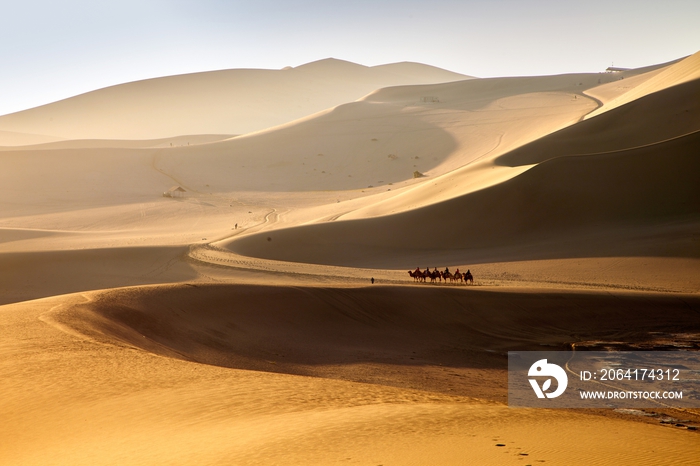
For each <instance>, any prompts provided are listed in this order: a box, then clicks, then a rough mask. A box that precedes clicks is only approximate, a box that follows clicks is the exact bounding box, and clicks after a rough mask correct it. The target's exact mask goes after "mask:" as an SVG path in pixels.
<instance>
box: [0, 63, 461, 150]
mask: <svg viewBox="0 0 700 466" xmlns="http://www.w3.org/2000/svg"><path fill="white" fill-rule="evenodd" d="M468 78H469V77H468V76H464V75H461V74H458V73H452V72H449V71H445V70H442V69H439V68H435V67H428V66H424V65H420V64H417V63H416V64H401V63H399V64H396V65H385V66H382V67H377V68H374V67H366V66H362V65H357V64H354V63H350V62H345V61H342V60H334V59H327V60H321V61H319V62H314V63H310V64H307V65H303V66H299V67H297V68H292V69H285V70H224V71H212V72H205V73H196V74H188V75H181V76H171V77H165V78H156V79H149V80H145V81H137V82H133V83H128V84H122V85H119V86H113V87H108V88H105V89H100V90H97V91H93V92H89V93H87V94H82V95H79V96H76V97H72V98H69V99H66V100H62V101H59V102H55V103H52V104H48V105H44V106H42V107H37V108H34V109H29V110H25V111H22V112H17V113H13V114H10V115H5V116H1V117H0V130H3V131H14V132H26V133H39V134H52V135H55V136H58V137H61V138H64V139H157V138H168V137H173V136H178V135H183V134H243V133H249V132H251V131H257V130H261V129H264V128H267V127H270V126H274V125H279V124H282V123H286V122H288V121H291V120H294V119H297V118H301V117H303V116H306V115H309V114H312V113H315V112H318V111H320V110H324V109H326V108H329V107H333V106H336V105H339V104H342V103H345V102H350V101H353V100H355V99H358V98H360V97H362V96H363V95H365V94H367V93H368V92H371V91H373V90H375V89H377V88H380V87H386V86H391V85H400V84H417V83H435V82H446V81H456V80H460V79H468ZM0 145H9V143H3V142H2V140H0Z"/></svg>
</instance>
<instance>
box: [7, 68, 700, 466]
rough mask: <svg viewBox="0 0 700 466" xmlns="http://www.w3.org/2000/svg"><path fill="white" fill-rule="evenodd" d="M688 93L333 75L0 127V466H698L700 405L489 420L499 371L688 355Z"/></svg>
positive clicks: (680, 72)
mask: <svg viewBox="0 0 700 466" xmlns="http://www.w3.org/2000/svg"><path fill="white" fill-rule="evenodd" d="M698 95H700V54H695V55H693V56H690V57H687V58H684V59H680V60H677V61H674V62H671V63H666V64H660V65H654V66H649V67H646V68H642V69H636V70H629V71H624V72H620V73H589V74H575V75H558V76H542V77H507V78H488V79H480V78H473V77H469V76H464V75H459V74H457V73H452V72H449V71H445V70H441V69H438V68H434V67H431V66H428V65H422V64H417V63H394V64H389V65H382V66H375V67H365V66H362V65H356V64H354V63H349V62H345V61H342V60H336V59H327V60H321V61H318V62H314V63H310V64H307V65H302V66H299V67H296V68H285V69H283V70H225V71H218V72H208V73H198V74H192V75H183V76H173V77H164V78H157V79H152V80H148V81H141V82H135V83H127V84H123V85H120V86H114V87H111V88H106V89H101V90H96V91H93V92H90V93H87V94H83V95H80V96H76V97H73V98H70V99H66V100H64V101H60V102H55V103H49V104H47V105H44V106H42V107H37V108H34V109H29V110H25V111H22V112H18V113H15V114H10V115H4V116H0V181H1V184H0V186H2V189H3V195H2V202H1V203H0V367H1V368H2V374H3V377H2V378H0V393H2V395H3V396H2V397H1V398H0V413H1V415H2V420H3V422H2V423H0V438H2V439H3V441H2V442H1V443H0V463H1V464H8V465H9V464H11V465H46V464H56V465H88V464H90V465H94V464H101V465H102V464H104V465H110V464H114V465H142V464H154V465H157V464H163V465H166V464H168V465H172V464H181V465H194V464H197V465H209V464H211V465H214V464H261V465H268V464H299V465H308V464H318V465H329V464H362V465H390V464H400V465H425V464H449V465H452V464H455V465H456V464H465V465H467V464H494V465H508V464H517V465H526V464H533V465H534V464H567V465H577V464H600V465H620V464H629V465H637V464H649V465H658V464H668V465H682V464H688V465H690V464H696V463H697V456H698V454H697V452H698V450H699V448H700V436H699V435H700V434H698V431H697V430H692V429H688V428H687V427H688V426H698V425H700V410H677V409H675V410H674V409H668V408H664V407H663V406H659V409H645V410H639V411H630V410H627V411H624V410H623V411H620V410H611V409H600V410H573V409H569V410H554V409H553V410H542V409H516V408H509V407H508V405H507V397H506V395H507V374H506V369H507V359H506V355H507V352H508V351H511V350H552V349H555V350H564V351H568V350H571V349H572V348H573V347H579V348H580V347H590V348H612V349H653V348H657V349H678V348H684V349H691V350H700V234H699V233H698V232H699V231H700V190H699V189H698V187H697V174H698V173H700V159H699V158H698V154H700V150H699V149H700V99H698V98H697V96H698ZM173 187H181V188H182V189H183V190H184V191H179V192H176V194H175V195H167V196H166V195H164V193H168V191H169V190H170V189H171V188H173ZM445 266H449V267H450V268H451V269H452V270H454V269H456V268H460V269H461V270H462V271H466V270H467V269H470V270H471V271H472V273H473V274H474V276H475V282H474V284H472V285H464V284H430V283H415V282H414V281H413V280H412V279H411V278H410V277H409V275H408V273H407V270H409V269H410V270H413V269H415V268H416V267H420V268H421V269H423V268H425V267H431V268H433V267H438V268H444V267H445ZM370 278H374V280H375V282H374V284H372V283H371V282H370ZM661 420H664V421H666V420H673V422H670V423H669V422H664V423H663V424H662V423H661V422H660V421H661Z"/></svg>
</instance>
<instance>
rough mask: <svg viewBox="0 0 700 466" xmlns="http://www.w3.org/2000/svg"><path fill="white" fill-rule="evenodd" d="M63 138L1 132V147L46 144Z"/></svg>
mask: <svg viewBox="0 0 700 466" xmlns="http://www.w3.org/2000/svg"><path fill="white" fill-rule="evenodd" d="M60 140H61V138H58V137H55V136H46V135H43V134H29V133H18V132H15V131H2V130H0V147H1V146H24V145H30V144H45V143H48V142H54V141H60Z"/></svg>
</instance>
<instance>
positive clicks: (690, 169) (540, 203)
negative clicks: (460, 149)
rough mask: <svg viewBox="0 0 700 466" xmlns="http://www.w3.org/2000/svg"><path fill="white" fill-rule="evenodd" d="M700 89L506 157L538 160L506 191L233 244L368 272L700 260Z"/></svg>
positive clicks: (638, 105) (695, 84) (254, 252)
mask: <svg viewBox="0 0 700 466" xmlns="http://www.w3.org/2000/svg"><path fill="white" fill-rule="evenodd" d="M465 84H470V82H467V83H465ZM699 90H700V81H698V80H696V81H691V82H688V83H686V84H682V85H678V86H675V87H672V88H669V89H666V90H664V91H661V92H658V93H656V94H652V95H649V96H647V97H644V98H642V99H639V100H638V101H634V102H632V103H630V104H627V105H625V106H622V107H619V108H616V109H614V110H611V111H610V112H607V113H604V114H602V115H600V116H598V117H595V118H592V119H591V120H586V121H582V122H580V123H577V124H576V125H573V126H571V127H569V128H566V129H564V130H562V131H559V132H557V133H554V134H551V135H549V136H546V137H544V138H542V139H540V140H537V141H535V142H533V143H530V144H528V145H526V146H524V147H522V148H520V149H517V150H514V151H512V152H510V153H508V154H505V155H503V156H501V157H500V158H499V159H498V162H499V163H501V164H504V165H511V166H515V165H522V164H537V165H535V166H534V167H533V168H531V169H530V170H527V171H526V172H524V173H522V174H521V175H519V176H517V177H515V178H512V179H510V180H508V181H506V182H504V183H501V184H499V185H496V186H492V187H490V188H487V189H484V190H481V191H478V192H474V193H471V194H468V195H464V196H462V197H458V198H454V199H450V200H447V201H444V202H441V203H439V204H434V205H430V206H427V207H423V208H420V209H415V210H412V211H409V212H404V213H400V214H396V215H388V216H385V217H379V218H371V219H363V220H354V221H338V222H332V223H326V224H316V225H306V226H302V227H298V228H291V229H287V230H280V231H275V232H272V233H266V234H262V235H250V236H246V237H242V238H240V239H237V240H234V241H231V242H230V243H229V244H228V247H230V249H232V250H233V251H235V252H237V253H239V254H243V255H248V256H254V257H263V258H267V259H278V260H286V261H293V262H310V263H322V264H332V265H353V266H366V267H386V266H391V267H415V263H416V261H419V263H422V261H423V260H426V259H435V260H443V261H444V260H447V263H479V262H494V261H513V260H536V259H551V258H568V257H610V256H658V257H700V243H698V239H697V235H696V232H697V229H698V227H699V222H700V190H699V189H698V188H697V173H700V157H698V147H700V131H698V130H700V102H699V101H698V99H697V98H695V97H696V96H697V93H698V91H699ZM584 154H585V155H584ZM268 237H270V238H272V241H268V240H267V238H268Z"/></svg>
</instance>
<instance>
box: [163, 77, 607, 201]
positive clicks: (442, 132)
mask: <svg viewBox="0 0 700 466" xmlns="http://www.w3.org/2000/svg"><path fill="white" fill-rule="evenodd" d="M597 79H598V75H572V76H566V75H565V76H555V77H543V78H514V79H484V80H468V81H462V82H456V83H451V84H438V85H425V86H408V87H406V86H402V87H393V88H389V89H383V90H380V91H377V92H374V93H372V94H370V95H368V96H366V97H364V98H363V99H362V100H361V101H359V102H354V103H350V104H346V105H342V106H339V107H336V108H334V109H331V110H328V111H324V112H321V113H319V114H316V115H313V116H311V117H308V118H305V119H302V120H298V121H295V122H291V123H289V124H287V125H283V126H280V127H275V128H271V129H268V130H266V131H263V132H260V133H255V134H250V135H246V136H243V137H238V138H235V139H233V140H230V141H224V142H222V143H219V144H214V145H212V146H209V147H207V148H206V150H204V149H199V148H190V149H188V148H180V149H177V150H173V151H170V150H168V151H163V152H162V156H161V157H160V159H159V164H158V166H159V168H161V169H162V170H163V171H164V172H166V173H169V174H171V175H172V176H173V177H175V178H177V179H180V180H183V182H185V183H186V184H188V185H189V186H191V187H193V188H194V189H196V190H203V191H214V192H216V191H219V192H221V191H223V192H225V191H233V190H250V191H297V190H329V189H333V190H344V189H361V188H367V187H369V186H378V185H384V186H387V188H386V189H388V184H389V183H398V182H401V181H404V180H406V179H411V178H412V176H413V172H414V171H419V172H421V173H424V174H427V175H429V176H431V177H435V176H439V175H441V174H444V173H446V172H449V171H451V170H454V169H456V168H459V167H462V166H464V165H466V164H469V163H471V162H473V161H475V160H478V159H480V158H483V157H486V156H488V157H495V156H496V155H499V154H502V153H504V152H506V151H507V150H509V149H511V148H513V147H517V146H518V145H522V144H523V143H525V142H528V141H531V140H534V139H537V138H539V137H542V136H544V135H546V134H549V133H550V132H552V131H555V130H558V129H560V128H562V127H565V126H568V125H570V124H572V123H574V122H576V121H578V120H579V119H580V118H581V117H583V115H585V114H586V113H587V112H589V111H591V110H593V109H594V108H595V103H594V102H593V101H591V100H589V99H587V98H583V97H582V98H579V99H574V98H573V96H574V95H573V93H574V92H580V89H582V88H585V87H586V86H589V87H590V86H593V85H595V83H596V82H597ZM426 96H427V97H426ZM425 98H436V99H438V100H439V101H437V102H432V101H428V102H423V101H421V99H425ZM203 163H204V166H202V164H203ZM195 166H197V167H198V169H197V170H195V169H194V167H195ZM206 167H216V170H207V169H206ZM205 185H209V187H210V189H206V188H205ZM460 194H461V193H460ZM446 197H448V196H446V195H443V196H442V197H441V198H446Z"/></svg>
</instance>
